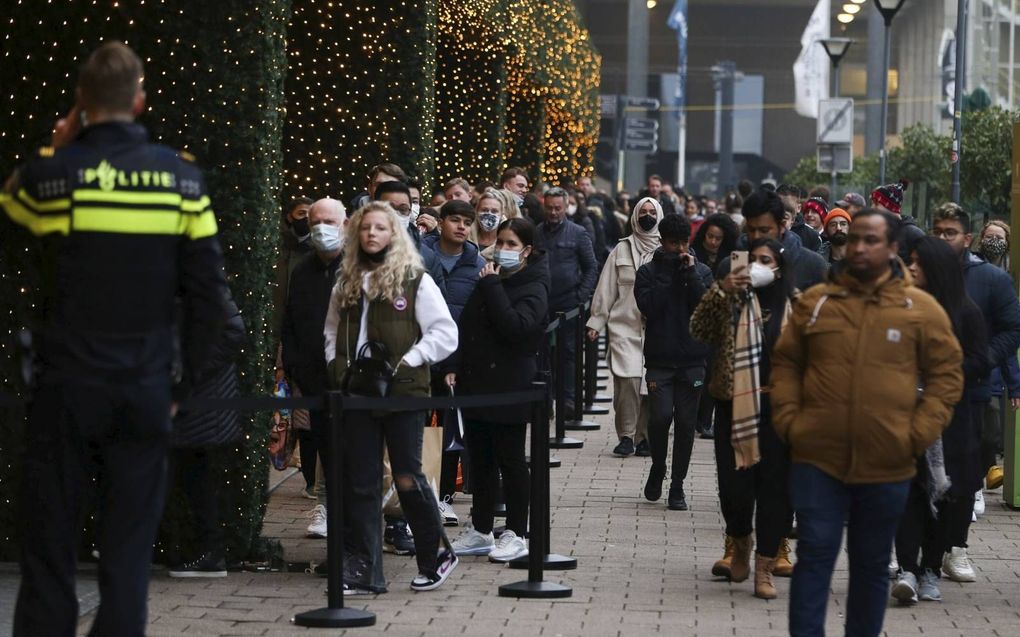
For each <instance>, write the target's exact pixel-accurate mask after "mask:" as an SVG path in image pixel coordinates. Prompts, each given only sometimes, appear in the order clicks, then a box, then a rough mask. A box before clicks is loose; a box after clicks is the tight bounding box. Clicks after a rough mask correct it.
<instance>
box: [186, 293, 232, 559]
mask: <svg viewBox="0 0 1020 637" xmlns="http://www.w3.org/2000/svg"><path fill="white" fill-rule="evenodd" d="M223 305H224V311H225V313H226V324H225V325H224V328H223V334H222V335H221V336H220V340H219V342H218V343H217V345H216V347H215V349H214V350H213V352H212V353H211V354H210V356H209V358H208V359H207V360H206V361H205V363H204V364H203V365H202V366H201V370H202V371H201V372H199V374H198V377H197V378H195V379H184V380H185V381H186V382H187V384H189V385H191V398H194V399H199V398H236V397H237V396H239V395H240V389H239V386H238V378H237V363H236V362H235V361H236V359H237V355H238V353H239V352H240V351H241V347H242V345H243V344H244V341H245V339H246V338H247V334H246V332H245V327H244V320H243V319H242V318H241V311H240V310H239V309H238V307H237V304H236V303H234V300H233V299H232V298H230V296H229V295H228V296H227V298H226V299H225V300H224V304H223ZM240 438H241V422H240V417H239V415H238V412H236V411H200V412H194V413H188V412H182V413H181V414H180V415H178V417H177V418H176V420H175V421H174V430H173V444H174V450H173V466H174V467H175V468H176V472H177V475H178V477H179V480H180V486H181V487H182V488H183V489H184V492H185V494H186V495H187V497H188V502H189V504H190V506H191V510H192V513H193V515H194V520H195V529H196V532H197V536H198V537H199V546H201V547H202V549H201V552H200V553H199V554H198V555H196V556H194V558H193V559H191V560H189V561H186V562H185V563H183V564H179V565H176V566H174V567H172V568H171V569H170V577H226V575H227V570H226V559H225V558H226V556H225V548H224V543H223V529H222V528H221V526H220V515H219V506H218V498H219V491H220V486H221V485H220V481H219V480H218V479H217V478H216V477H215V476H214V467H213V458H214V454H215V453H216V451H217V450H219V449H220V448H222V447H224V446H226V445H230V444H234V443H236V442H237V441H238V440H240Z"/></svg>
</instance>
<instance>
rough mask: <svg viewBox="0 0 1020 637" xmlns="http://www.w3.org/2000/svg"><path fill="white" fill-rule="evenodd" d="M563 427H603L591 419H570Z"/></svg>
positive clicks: (576, 428) (574, 428)
mask: <svg viewBox="0 0 1020 637" xmlns="http://www.w3.org/2000/svg"><path fill="white" fill-rule="evenodd" d="M563 428H564V429H566V430H567V431H598V430H599V429H601V428H602V427H601V426H600V425H599V424H598V423H597V422H592V421H590V420H568V421H566V422H565V423H563Z"/></svg>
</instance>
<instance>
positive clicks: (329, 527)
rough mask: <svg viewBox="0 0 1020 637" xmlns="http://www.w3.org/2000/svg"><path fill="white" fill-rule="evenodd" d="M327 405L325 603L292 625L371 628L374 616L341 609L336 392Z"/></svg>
mask: <svg viewBox="0 0 1020 637" xmlns="http://www.w3.org/2000/svg"><path fill="white" fill-rule="evenodd" d="M328 402H329V424H330V427H329V431H327V432H326V436H327V443H328V444H329V454H330V459H329V466H328V467H327V469H326V471H327V474H326V564H327V566H328V569H327V575H326V600H327V604H328V605H327V606H326V607H325V608H316V609H315V610H310V611H306V612H304V613H298V614H297V615H295V616H294V624H296V625H298V626H306V627H308V628H355V627H358V626H374V625H375V613H372V612H369V611H367V610H360V609H357V608H345V607H344V583H343V572H344V535H343V534H344V521H343V515H344V513H343V512H344V500H343V498H344V490H343V486H342V483H343V479H344V468H343V463H344V461H343V452H344V442H343V435H341V434H342V432H341V427H343V411H344V397H343V395H341V394H340V392H331V393H330V394H329V398H328Z"/></svg>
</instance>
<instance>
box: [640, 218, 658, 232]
mask: <svg viewBox="0 0 1020 637" xmlns="http://www.w3.org/2000/svg"><path fill="white" fill-rule="evenodd" d="M657 223H659V220H658V219H656V218H655V217H649V216H648V215H644V216H641V217H638V220H637V224H638V226H640V227H641V229H642V230H644V231H645V232H651V231H652V228H654V227H655V224H657Z"/></svg>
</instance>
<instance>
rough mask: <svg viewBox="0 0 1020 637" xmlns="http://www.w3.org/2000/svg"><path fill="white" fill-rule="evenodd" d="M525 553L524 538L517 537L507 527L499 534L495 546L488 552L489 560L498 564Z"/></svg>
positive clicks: (525, 544) (525, 543)
mask: <svg viewBox="0 0 1020 637" xmlns="http://www.w3.org/2000/svg"><path fill="white" fill-rule="evenodd" d="M527 554H528V543H527V542H526V541H525V540H524V538H522V537H518V536H517V534H516V533H514V532H513V531H511V530H509V529H507V530H506V531H503V534H502V535H500V536H499V542H497V543H496V548H494V549H492V552H491V553H489V561H490V562H496V563H497V564H499V563H502V562H509V561H510V560H512V559H515V558H518V557H521V556H524V555H527Z"/></svg>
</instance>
